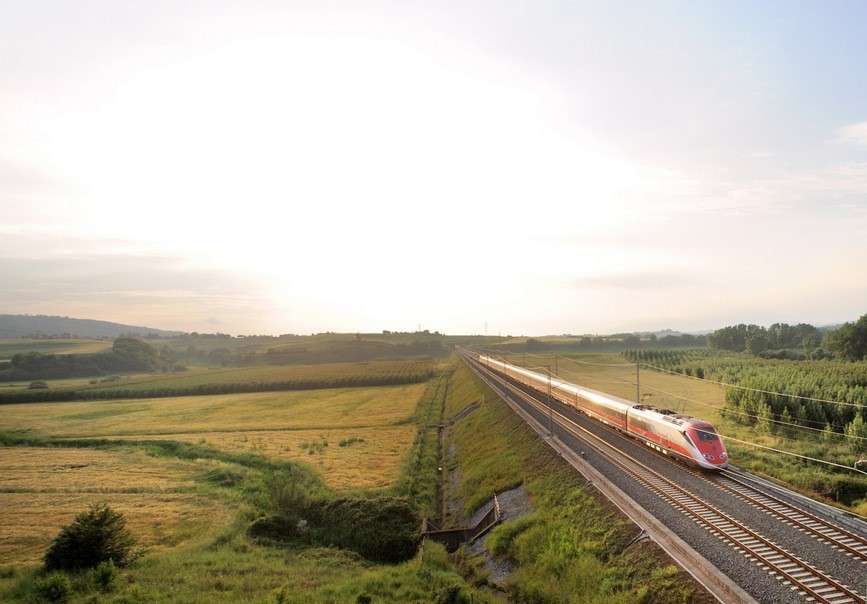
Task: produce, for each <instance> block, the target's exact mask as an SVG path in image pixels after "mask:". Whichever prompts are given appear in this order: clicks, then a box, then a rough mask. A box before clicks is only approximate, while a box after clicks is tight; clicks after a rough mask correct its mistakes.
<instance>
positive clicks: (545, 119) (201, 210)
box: [0, 0, 867, 334]
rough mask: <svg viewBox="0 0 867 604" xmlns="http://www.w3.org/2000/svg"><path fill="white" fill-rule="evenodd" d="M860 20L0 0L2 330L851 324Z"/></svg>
mask: <svg viewBox="0 0 867 604" xmlns="http://www.w3.org/2000/svg"><path fill="white" fill-rule="evenodd" d="M865 23H867V3H864V2H833V3H826V2H813V3H803V2H802V3H792V2H779V3H775V2H762V3H755V2H655V3H643V2H625V3H622V4H619V3H615V2H596V3H581V2H569V3H553V2H549V3H543V2H503V1H501V0H498V1H496V2H493V1H492V2H467V1H461V2H409V1H406V0H402V1H399V2H398V1H395V2H358V1H349V2H345V3H344V2H322V1H318V2H285V1H284V2H254V1H245V2H234V3H230V2H219V1H211V2H201V3H199V2H196V3H192V2H189V3H179V2H160V1H155V0H149V1H148V2H120V1H117V0H107V1H102V2H100V1H69V2H40V1H36V0H34V1H29V2H16V1H13V0H0V210H2V211H0V313H3V312H12V313H42V314H62V315H69V316H76V317H85V318H99V319H107V320H116V321H122V322H130V323H137V324H146V325H150V326H154V327H164V328H179V329H187V330H200V331H202V330H204V331H218V330H219V331H226V332H230V333H265V332H267V333H282V332H300V333H306V332H311V331H324V330H347V331H356V330H380V329H415V328H416V326H417V325H419V324H420V325H421V326H422V327H423V328H429V329H432V330H433V329H439V330H442V331H446V332H449V333H456V332H476V333H479V332H482V331H483V330H484V328H485V322H487V325H488V331H489V333H498V332H502V333H513V334H518V333H534V334H536V333H561V332H572V333H584V332H605V331H614V330H625V329H639V328H642V329H643V328H646V329H656V328H663V327H673V328H678V329H687V330H690V329H702V328H712V327H716V326H719V325H721V324H724V323H730V322H741V321H750V322H759V323H768V322H772V321H776V320H784V321H790V322H793V321H800V320H804V321H811V322H815V323H829V322H836V321H840V320H847V319H853V318H856V317H857V316H859V315H860V314H863V313H865V312H867V75H865V74H867V35H865V33H864V24H865Z"/></svg>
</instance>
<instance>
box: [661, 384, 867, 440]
mask: <svg viewBox="0 0 867 604" xmlns="http://www.w3.org/2000/svg"><path fill="white" fill-rule="evenodd" d="M644 387H645V388H649V389H650V390H656V391H657V392H660V393H662V394H665V395H668V396H673V397H674V398H678V399H681V400H684V401H688V402H690V403H696V404H698V405H704V406H705V407H711V408H713V409H717V410H718V411H722V412H723V413H726V414H728V413H732V414H736V415H742V416H746V417H752V418H755V419H764V420H767V421H769V422H772V423H774V424H780V425H783V426H792V427H794V428H801V429H802V430H812V431H814V432H820V433H823V434H824V433H825V429H824V428H813V427H811V426H803V425H801V424H794V423H792V422H784V421H782V420H776V419H772V418H769V417H762V416H760V415H754V414H752V413H747V412H745V411H734V410H732V409H726V408H725V407H718V406H717V405H713V404H711V403H705V402H704V401H699V400H696V399H694V398H689V397H688V396H681V395H679V394H675V393H673V392H667V391H665V390H663V389H661V388H657V387H655V386H648V385H645V386H644ZM804 421H810V420H804ZM811 423H819V422H811ZM833 434H834V435H835V436H841V437H844V438H854V439H857V440H867V438H865V437H863V436H857V435H855V434H845V433H840V432H833ZM789 440H792V439H789Z"/></svg>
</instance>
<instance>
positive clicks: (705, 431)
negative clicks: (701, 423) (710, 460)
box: [696, 427, 717, 442]
mask: <svg viewBox="0 0 867 604" xmlns="http://www.w3.org/2000/svg"><path fill="white" fill-rule="evenodd" d="M696 432H698V438H699V440H701V441H703V442H712V441H715V440H716V438H717V437H716V434H715V433H714V431H713V428H709V427H708V428H701V429H697V430H696Z"/></svg>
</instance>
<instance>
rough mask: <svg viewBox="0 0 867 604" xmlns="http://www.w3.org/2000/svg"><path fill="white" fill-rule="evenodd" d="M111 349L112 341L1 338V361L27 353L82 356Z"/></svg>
mask: <svg viewBox="0 0 867 604" xmlns="http://www.w3.org/2000/svg"><path fill="white" fill-rule="evenodd" d="M109 348H111V341H110V340H77V339H50V340H49V339H46V340H35V339H31V338H0V360H2V359H11V358H12V357H13V356H15V355H16V354H19V353H25V352H39V353H41V354H82V353H93V352H102V351H103V350H108V349H109Z"/></svg>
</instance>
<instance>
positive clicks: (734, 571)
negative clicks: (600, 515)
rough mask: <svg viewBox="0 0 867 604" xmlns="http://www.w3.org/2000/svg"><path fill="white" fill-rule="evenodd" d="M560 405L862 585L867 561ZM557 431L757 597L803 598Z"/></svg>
mask: <svg viewBox="0 0 867 604" xmlns="http://www.w3.org/2000/svg"><path fill="white" fill-rule="evenodd" d="M513 400H514V401H515V402H517V403H518V404H519V405H521V407H522V408H524V409H525V410H526V411H527V412H528V413H530V414H531V415H532V416H534V417H535V418H536V419H537V420H539V421H540V422H541V423H542V424H543V425H547V423H546V422H547V416H546V415H545V414H544V412H542V411H539V410H536V409H535V408H533V407H531V406H530V405H528V404H526V403H524V402H522V401H521V400H520V399H519V398H518V397H514V398H513ZM563 410H564V414H566V415H568V416H569V417H570V418H571V419H574V420H575V421H576V422H577V423H578V424H579V425H581V426H582V427H585V428H588V429H590V430H591V431H593V432H594V433H595V434H597V435H599V436H601V437H603V438H604V439H605V440H606V441H608V442H610V443H612V444H614V445H616V446H617V447H618V448H620V449H622V450H623V451H624V452H626V453H628V454H630V455H632V456H633V457H635V458H636V459H638V460H639V461H641V462H642V463H644V464H645V465H647V466H648V467H651V468H653V469H654V470H657V471H660V472H661V473H663V474H664V475H665V476H667V477H668V478H670V479H671V480H674V481H676V482H677V483H678V484H681V485H683V486H684V487H686V488H688V489H689V490H690V491H691V492H693V493H695V494H696V495H698V496H700V497H702V498H703V499H705V500H706V501H708V502H709V503H712V504H714V505H717V506H719V507H720V508H722V509H724V510H725V511H726V513H728V514H730V515H731V516H733V517H735V518H737V519H738V520H741V521H744V522H746V523H747V524H748V526H750V527H751V528H752V529H754V530H755V531H757V532H758V533H759V534H761V535H763V536H764V537H766V538H768V539H770V540H772V541H774V542H775V543H777V544H778V545H780V546H782V547H784V548H785V549H786V550H787V551H789V552H792V553H795V554H796V555H798V556H799V557H801V558H802V559H803V560H805V561H807V562H809V563H811V564H814V565H815V566H817V567H819V568H821V569H822V570H824V571H825V572H826V573H828V574H830V575H831V576H832V577H835V578H837V579H841V580H842V581H843V582H844V583H847V584H849V585H850V586H856V585H860V584H861V583H862V582H863V581H864V580H865V578H867V566H864V565H862V564H861V563H860V562H855V561H853V560H852V559H851V558H848V557H846V556H845V555H844V554H842V553H840V552H839V551H837V550H834V549H832V548H831V547H830V546H828V545H826V544H823V543H821V542H819V541H818V540H816V539H814V538H812V537H809V536H808V535H805V534H804V533H801V532H800V531H798V530H797V529H794V528H792V527H789V526H787V525H785V524H782V523H781V522H780V521H778V520H776V519H775V518H773V517H772V516H770V515H768V514H765V513H762V512H761V511H758V510H756V509H755V508H753V507H751V506H749V505H748V504H746V503H744V502H742V501H740V500H739V499H737V498H735V497H734V496H732V495H730V494H728V493H726V492H724V491H722V490H721V489H719V488H717V487H716V486H714V485H713V484H712V483H711V482H709V481H707V480H704V479H703V478H701V477H697V476H695V475H694V474H692V473H691V472H689V471H688V470H687V469H686V468H685V467H684V466H682V465H680V464H678V463H675V462H673V461H672V460H670V459H667V458H665V457H663V456H662V455H660V454H657V453H655V452H653V451H652V450H650V449H649V448H648V447H646V446H644V445H642V444H640V443H638V442H637V441H634V440H633V439H631V438H628V437H626V436H623V435H621V434H619V433H618V432H616V431H615V430H613V429H610V428H607V427H605V426H603V425H601V424H599V423H598V422H596V421H594V420H591V419H589V418H587V417H586V416H583V415H581V414H579V413H578V412H577V411H575V410H574V409H569V408H566V407H565V406H564V407H563ZM555 434H556V435H557V437H558V438H560V439H561V440H562V441H563V442H564V443H566V445H567V446H569V447H570V448H572V449H573V450H575V451H578V452H583V453H584V458H585V459H586V460H587V461H588V462H589V463H590V464H592V465H593V466H594V467H595V468H597V469H598V470H599V471H600V472H602V473H603V474H605V476H607V477H608V479H609V480H610V481H611V482H613V483H614V484H615V485H617V486H618V487H619V488H620V489H621V490H622V491H624V492H625V493H627V494H628V495H629V496H630V497H632V498H633V499H634V500H635V501H636V502H637V503H639V504H640V505H641V506H643V507H644V508H645V509H646V510H648V511H649V512H650V513H652V514H653V515H654V516H655V517H656V518H658V519H659V520H660V521H661V522H663V523H664V524H665V525H666V526H668V527H669V528H671V529H672V530H673V531H674V532H675V533H676V534H677V535H678V536H680V537H681V538H682V539H683V540H684V541H686V542H687V543H689V544H690V545H691V546H692V547H693V548H694V549H695V550H696V551H698V552H699V553H700V554H702V555H703V556H704V557H705V558H707V559H708V560H709V561H710V562H711V563H712V564H714V565H715V566H716V567H717V568H719V569H720V570H721V571H722V572H723V573H725V574H726V575H728V576H729V577H731V578H732V580H734V581H735V582H736V583H737V584H738V585H740V586H741V587H742V588H743V589H744V590H746V591H747V592H748V593H749V594H750V595H752V596H753V597H754V598H755V599H756V600H757V601H759V602H762V603H767V604H772V603H773V604H777V603H788V602H803V597H802V596H800V595H799V594H798V593H797V592H795V591H792V589H791V588H790V587H787V586H784V585H783V584H782V583H781V582H780V581H778V580H777V579H775V578H774V577H771V576H770V575H769V574H768V573H767V571H763V570H761V569H760V568H759V567H758V566H757V565H756V564H755V563H754V562H751V561H750V560H747V559H746V558H745V557H744V556H743V555H741V554H739V553H737V552H736V551H735V550H734V548H732V547H731V546H730V545H728V544H727V543H725V542H723V541H721V540H719V539H717V538H715V537H713V536H712V535H711V534H710V533H709V532H708V531H707V530H706V529H704V528H703V527H702V526H701V525H699V524H697V523H696V522H694V521H693V520H691V519H690V518H688V517H687V516H686V515H685V514H683V513H681V512H679V511H678V510H676V509H675V508H674V507H672V506H671V505H670V504H669V503H668V502H666V501H665V500H663V499H662V498H661V497H659V496H658V495H656V494H655V493H653V492H652V491H650V490H649V489H647V488H645V487H643V486H642V485H640V484H639V483H637V482H636V481H635V480H634V479H633V478H632V477H630V476H628V475H626V474H624V473H623V471H622V470H621V469H620V468H618V467H617V466H615V465H613V464H612V463H611V462H610V461H608V460H607V458H606V457H604V456H603V455H600V454H598V453H597V452H596V451H595V450H594V449H593V448H591V447H589V446H588V445H587V444H586V443H585V442H584V441H583V440H582V439H579V438H577V437H575V436H573V435H571V434H569V433H567V432H565V431H564V430H559V431H556V428H555Z"/></svg>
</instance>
